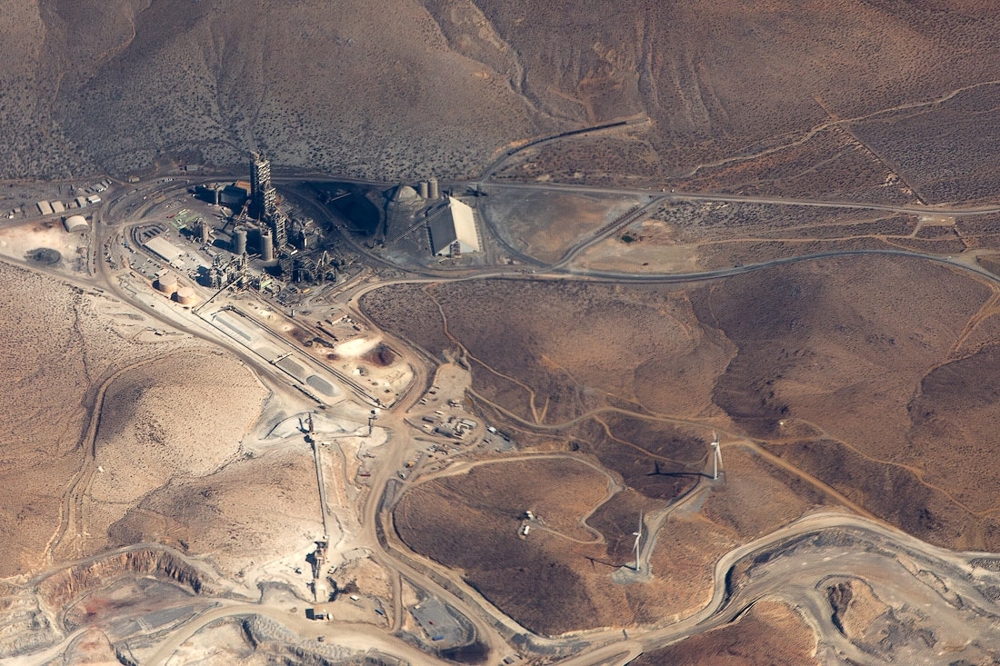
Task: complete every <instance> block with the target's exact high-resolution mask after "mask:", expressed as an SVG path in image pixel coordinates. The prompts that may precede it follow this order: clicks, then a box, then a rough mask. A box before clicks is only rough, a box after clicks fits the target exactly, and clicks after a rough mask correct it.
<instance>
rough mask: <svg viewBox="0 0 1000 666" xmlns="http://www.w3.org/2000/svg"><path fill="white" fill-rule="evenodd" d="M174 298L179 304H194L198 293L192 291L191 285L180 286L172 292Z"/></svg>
mask: <svg viewBox="0 0 1000 666" xmlns="http://www.w3.org/2000/svg"><path fill="white" fill-rule="evenodd" d="M174 298H175V299H177V302H178V303H180V304H181V305H194V304H195V303H197V302H198V295H197V294H196V293H194V289H192V288H191V287H181V288H180V289H178V290H177V292H176V293H174Z"/></svg>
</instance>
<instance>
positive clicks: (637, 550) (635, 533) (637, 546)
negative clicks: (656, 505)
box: [632, 511, 642, 571]
mask: <svg viewBox="0 0 1000 666" xmlns="http://www.w3.org/2000/svg"><path fill="white" fill-rule="evenodd" d="M632 536H634V537H635V545H634V546H632V550H634V551H635V570H636V571H638V570H639V540H640V539H642V511H640V512H639V531H638V532H632Z"/></svg>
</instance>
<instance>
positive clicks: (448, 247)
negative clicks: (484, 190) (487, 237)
mask: <svg viewBox="0 0 1000 666" xmlns="http://www.w3.org/2000/svg"><path fill="white" fill-rule="evenodd" d="M431 245H432V247H433V250H434V254H436V255H438V256H447V255H459V254H463V253H467V252H479V249H480V248H479V235H478V234H477V233H476V220H475V218H474V217H473V216H472V208H470V207H469V206H468V205H467V204H464V203H462V202H461V201H459V200H458V199H456V198H454V197H448V209H447V210H445V211H444V212H443V213H441V214H440V215H438V216H437V217H435V218H434V219H433V220H431Z"/></svg>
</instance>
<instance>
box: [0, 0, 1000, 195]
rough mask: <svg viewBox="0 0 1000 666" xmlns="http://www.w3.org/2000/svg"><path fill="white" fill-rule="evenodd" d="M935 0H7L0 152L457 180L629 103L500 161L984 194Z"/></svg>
mask: <svg viewBox="0 0 1000 666" xmlns="http://www.w3.org/2000/svg"><path fill="white" fill-rule="evenodd" d="M943 4H944V3H935V2H930V1H926V2H901V1H895V0H880V1H879V2H860V1H859V0H814V1H811V2H806V3H798V2H795V3H793V2H790V0H776V1H775V2H767V3H755V4H754V6H753V8H750V9H748V8H747V7H746V6H744V5H743V4H742V3H732V2H721V3H720V2H708V1H707V0H698V1H696V2H692V3H681V4H677V3H661V2H650V1H649V0H630V1H629V2H625V3H613V4H609V3H606V2H593V1H589V2H582V3H581V2H574V3H569V2H566V1H565V0H557V1H556V2H547V3H531V2H495V1H494V0H476V1H475V2H473V1H470V0H377V1H376V2H361V1H360V0H346V1H345V2H338V3H335V4H331V3H326V2H319V1H317V0H313V1H311V2H300V3H295V4H294V5H288V4H287V3H279V2H272V1H268V0H260V1H259V2H254V3H244V2H235V1H234V0H203V1H200V2H191V1H189V0H155V1H152V2H148V1H142V0H111V1H109V2H95V1H94V0H87V1H84V2H77V1H73V2H70V1H68V0H48V1H44V2H37V1H33V0H6V1H5V2H4V4H3V7H4V9H3V11H2V12H0V37H2V39H3V41H4V44H5V45H6V48H5V53H6V56H5V58H4V61H3V63H0V85H2V87H3V90H4V91H5V94H4V97H3V102H2V104H0V133H2V134H3V136H5V137H11V140H9V141H8V142H7V143H5V144H4V145H3V147H2V148H0V158H2V159H0V163H2V164H3V165H4V167H3V172H4V173H3V175H4V176H6V177H33V176H48V175H59V174H65V173H80V172H85V171H95V170H109V171H111V172H116V173H123V172H126V171H129V170H133V169H140V168H144V167H148V166H150V165H151V164H152V163H154V162H155V161H157V160H166V159H181V160H188V161H192V162H197V161H204V162H208V163H214V164H217V165H227V164H236V163H240V164H241V163H242V162H243V160H244V156H245V153H246V151H247V150H250V149H257V148H259V149H264V150H266V151H268V152H269V153H270V154H271V155H272V157H273V158H274V161H275V162H276V163H280V164H284V165H295V166H308V167H317V168H322V169H326V170H329V171H332V172H337V173H343V174H348V175H355V176H366V177H372V178H385V179H396V178H402V177H414V176H420V175H426V174H429V173H432V172H433V173H436V174H438V175H439V176H441V177H463V176H474V175H476V174H478V173H479V172H480V171H481V170H482V169H483V168H484V167H485V166H486V165H487V164H488V163H490V161H491V160H492V159H493V158H494V157H495V156H496V154H497V151H498V150H499V149H500V148H502V147H503V146H505V145H507V144H510V143H511V142H515V141H519V140H523V139H525V138H528V137H537V136H542V135H546V134H550V133H553V132H556V131H560V130H564V129H573V128H579V127H585V126H588V125H593V124H597V123H602V122H606V121H609V120H614V119H622V118H636V119H643V118H648V120H649V122H646V123H640V124H637V125H634V126H631V127H630V128H628V130H627V131H621V132H618V133H614V132H612V133H610V134H605V135H601V136H599V137H594V138H591V139H581V140H580V141H576V140H574V141H572V142H565V143H564V142H556V143H555V144H550V145H549V146H548V147H546V148H545V149H544V150H540V151H536V153H537V154H533V155H531V154H529V155H528V162H527V163H525V164H520V163H518V164H516V165H515V168H513V169H512V170H510V171H509V172H507V173H501V174H500V175H504V176H506V177H515V176H517V175H518V174H520V176H525V175H526V176H528V177H531V176H535V175H541V172H542V171H544V172H545V173H554V174H555V176H557V177H558V176H560V175H566V177H570V175H569V174H574V175H576V177H577V178H586V179H590V180H600V179H602V178H607V177H609V174H610V175H611V176H612V177H614V178H618V179H622V178H624V179H626V180H631V181H637V180H642V179H646V180H649V179H657V180H660V181H662V180H664V179H673V180H672V181H671V182H673V181H676V182H677V183H678V184H681V185H687V186H691V187H702V188H713V187H714V188H728V189H740V188H748V187H751V186H753V187H759V186H760V185H759V182H760V181H765V182H766V183H776V187H777V189H779V190H783V189H788V187H791V186H792V185H794V187H792V190H793V191H800V190H805V189H808V188H809V187H810V186H811V184H812V185H815V182H814V181H816V182H818V181H820V180H822V181H825V180H830V179H833V180H834V181H836V182H837V183H839V185H838V186H837V190H838V191H840V192H843V193H850V192H852V191H854V192H865V193H868V194H869V195H870V196H875V194H872V193H873V192H877V190H878V188H879V187H880V186H881V185H882V184H883V183H884V182H886V179H887V178H888V179H889V180H890V181H891V182H893V183H901V185H900V186H901V187H904V188H908V189H909V188H912V190H913V191H914V192H916V194H917V196H919V197H922V198H924V199H927V200H956V199H969V198H983V197H986V196H989V193H990V192H991V191H992V186H993V185H994V184H995V183H994V181H995V180H996V178H997V177H998V176H997V175H996V174H995V173H994V170H993V167H992V166H991V165H990V164H987V163H986V162H985V158H986V156H987V155H988V154H989V153H990V151H989V150H987V148H988V146H989V144H990V143H993V142H995V139H996V138H1000V137H996V136H995V134H996V130H994V129H993V128H994V127H995V126H998V124H997V123H996V122H995V118H996V114H997V113H998V112H997V110H996V109H997V105H996V104H995V103H993V102H992V97H994V96H995V95H996V94H997V90H996V89H995V87H996V86H995V84H994V83H992V82H993V81H995V80H996V79H998V78H1000V75H998V72H997V71H996V70H998V69H1000V59H998V58H996V57H991V56H992V55H993V54H995V52H996V50H997V48H998V47H997V46H996V44H997V43H998V42H997V40H996V35H997V34H998V33H1000V25H998V19H997V18H996V17H995V16H993V14H992V12H990V6H989V3H985V2H983V3H976V2H966V3H955V2H951V3H947V7H945V6H943ZM817 35H820V36H822V37H821V38H819V39H817V37H816V36H817ZM962 118H966V119H967V121H966V122H964V123H963V122H959V121H961V119H962ZM973 121H974V122H973ZM956 122H958V126H957V129H956V130H955V131H954V132H951V133H950V134H949V135H948V136H947V138H945V137H944V136H943V134H942V132H940V129H941V127H942V126H943V124H948V125H949V126H951V127H956ZM588 141H589V143H588ZM945 141H946V142H947V143H948V147H949V150H940V148H942V147H945V146H944V144H943V143H942V142H945ZM581 142H582V143H581ZM567 146H569V147H567ZM581 147H582V150H581V149H580V148H581ZM529 152H530V151H529ZM956 155H962V159H961V161H956V159H957V158H955V157H954V156H956ZM979 156H981V157H982V158H983V159H982V160H980V159H977V157H979ZM748 157H749V158H751V159H747V158H748ZM817 162H820V163H822V166H821V167H820V168H819V171H810V172H809V174H803V173H802V172H803V171H804V170H805V167H802V168H800V166H801V165H802V164H808V165H810V166H812V165H815V164H816V163H817ZM734 169H735V171H734ZM536 172H537V173H536ZM577 174H578V175H577ZM810 174H812V175H810ZM692 179H693V180H692ZM796 179H797V180H796ZM789 182H791V185H789ZM765 189H767V188H766V187H765ZM899 196H900V195H899V194H898V193H896V192H891V193H887V194H886V195H885V197H883V198H898V197H899Z"/></svg>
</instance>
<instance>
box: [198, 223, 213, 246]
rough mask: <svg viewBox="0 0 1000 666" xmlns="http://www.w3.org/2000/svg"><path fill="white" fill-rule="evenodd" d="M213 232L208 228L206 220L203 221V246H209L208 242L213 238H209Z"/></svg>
mask: <svg viewBox="0 0 1000 666" xmlns="http://www.w3.org/2000/svg"><path fill="white" fill-rule="evenodd" d="M211 231H212V228H211V227H210V226H208V222H206V221H205V220H202V221H201V244H202V245H208V242H209V241H210V240H211V238H210V237H209V234H210V233H211Z"/></svg>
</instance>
